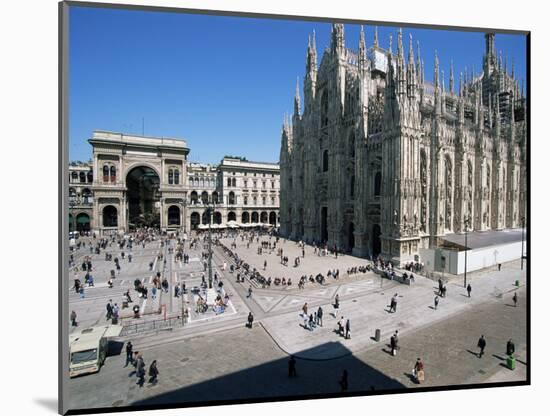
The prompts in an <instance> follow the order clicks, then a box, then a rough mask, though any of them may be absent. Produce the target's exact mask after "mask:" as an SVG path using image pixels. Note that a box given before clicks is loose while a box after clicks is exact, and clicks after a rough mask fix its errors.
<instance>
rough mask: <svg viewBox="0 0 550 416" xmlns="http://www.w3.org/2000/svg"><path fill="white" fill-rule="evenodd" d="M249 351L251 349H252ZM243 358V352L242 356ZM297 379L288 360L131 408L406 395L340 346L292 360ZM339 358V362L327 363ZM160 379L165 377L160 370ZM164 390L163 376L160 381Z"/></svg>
mask: <svg viewBox="0 0 550 416" xmlns="http://www.w3.org/2000/svg"><path fill="white" fill-rule="evenodd" d="M250 348H253V346H252V345H251V346H250ZM243 353H245V352H243ZM294 357H295V358H296V372H297V377H295V378H294V377H293V378H289V377H288V360H289V357H288V356H287V355H285V356H284V358H280V359H277V360H273V361H270V362H268V363H264V364H261V365H259V366H255V367H251V368H247V369H244V370H240V371H237V372H233V373H230V374H226V375H223V376H221V377H217V378H214V379H211V380H206V381H203V382H199V383H196V384H193V385H190V386H185V387H181V388H178V389H175V390H172V391H169V392H164V393H161V394H158V395H156V396H152V397H148V398H145V399H141V400H138V401H136V402H134V403H132V404H131V405H139V406H149V405H163V404H177V403H179V404H185V406H190V405H192V403H197V402H198V403H200V402H217V401H226V400H246V399H248V400H258V401H259V400H262V399H266V400H267V399H277V398H280V399H298V398H300V397H302V398H313V397H315V396H317V395H323V397H325V396H328V397H342V396H345V395H348V394H349V395H358V394H362V395H366V394H369V393H371V392H373V391H375V390H376V391H380V390H403V389H405V388H406V386H405V385H404V384H402V383H401V382H399V381H397V380H395V379H393V378H392V377H389V376H387V375H386V374H384V373H382V372H381V371H379V370H378V369H376V368H374V367H372V366H370V365H368V364H367V363H365V362H364V361H362V360H359V359H357V358H356V357H355V356H354V355H353V354H352V352H351V351H350V350H349V349H348V348H347V347H346V346H345V345H343V344H342V343H340V342H327V343H325V344H322V345H318V346H316V347H314V348H310V349H307V350H303V351H300V352H298V353H295V354H294ZM323 357H337V358H333V359H331V358H327V359H325V358H323ZM344 369H347V370H348V373H349V389H348V392H347V393H341V392H340V386H339V384H338V379H339V376H340V374H341V373H342V371H343V370H344ZM160 370H161V374H162V369H160ZM159 384H160V385H162V376H160V377H159Z"/></svg>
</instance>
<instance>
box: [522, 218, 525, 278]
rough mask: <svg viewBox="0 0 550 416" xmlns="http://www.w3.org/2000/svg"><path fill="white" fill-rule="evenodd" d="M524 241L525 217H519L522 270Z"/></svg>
mask: <svg viewBox="0 0 550 416" xmlns="http://www.w3.org/2000/svg"><path fill="white" fill-rule="evenodd" d="M524 241H525V217H521V270H523V242H524Z"/></svg>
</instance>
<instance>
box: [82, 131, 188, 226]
mask: <svg viewBox="0 0 550 416" xmlns="http://www.w3.org/2000/svg"><path fill="white" fill-rule="evenodd" d="M89 142H90V144H91V145H92V147H93V171H94V172H95V176H94V180H93V184H92V188H93V194H94V199H93V216H92V217H93V220H92V228H93V229H94V230H96V231H98V232H99V233H100V234H101V235H104V234H111V233H117V232H126V231H128V230H129V229H130V228H132V226H134V227H138V226H140V225H143V224H153V225H155V226H157V227H159V228H161V229H166V228H167V227H168V224H169V223H172V224H178V225H179V224H183V221H184V217H183V215H184V212H183V208H184V200H185V199H186V193H185V192H182V188H183V187H184V186H185V184H184V181H185V178H186V177H187V155H188V154H189V148H188V147H187V143H186V142H185V141H184V140H181V139H171V138H153V137H143V136H133V135H126V134H122V133H113V132H106V131H94V133H93V137H92V138H91V139H90V140H89Z"/></svg>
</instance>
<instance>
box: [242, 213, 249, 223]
mask: <svg viewBox="0 0 550 416" xmlns="http://www.w3.org/2000/svg"><path fill="white" fill-rule="evenodd" d="M241 222H242V223H243V224H248V223H249V222H250V214H249V213H248V212H243V215H242V216H241Z"/></svg>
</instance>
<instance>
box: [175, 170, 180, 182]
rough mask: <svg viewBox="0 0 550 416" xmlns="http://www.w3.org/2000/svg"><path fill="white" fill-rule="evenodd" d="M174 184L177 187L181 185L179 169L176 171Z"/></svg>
mask: <svg viewBox="0 0 550 416" xmlns="http://www.w3.org/2000/svg"><path fill="white" fill-rule="evenodd" d="M174 183H175V184H176V185H179V184H180V171H179V170H178V169H175V170H174Z"/></svg>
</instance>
